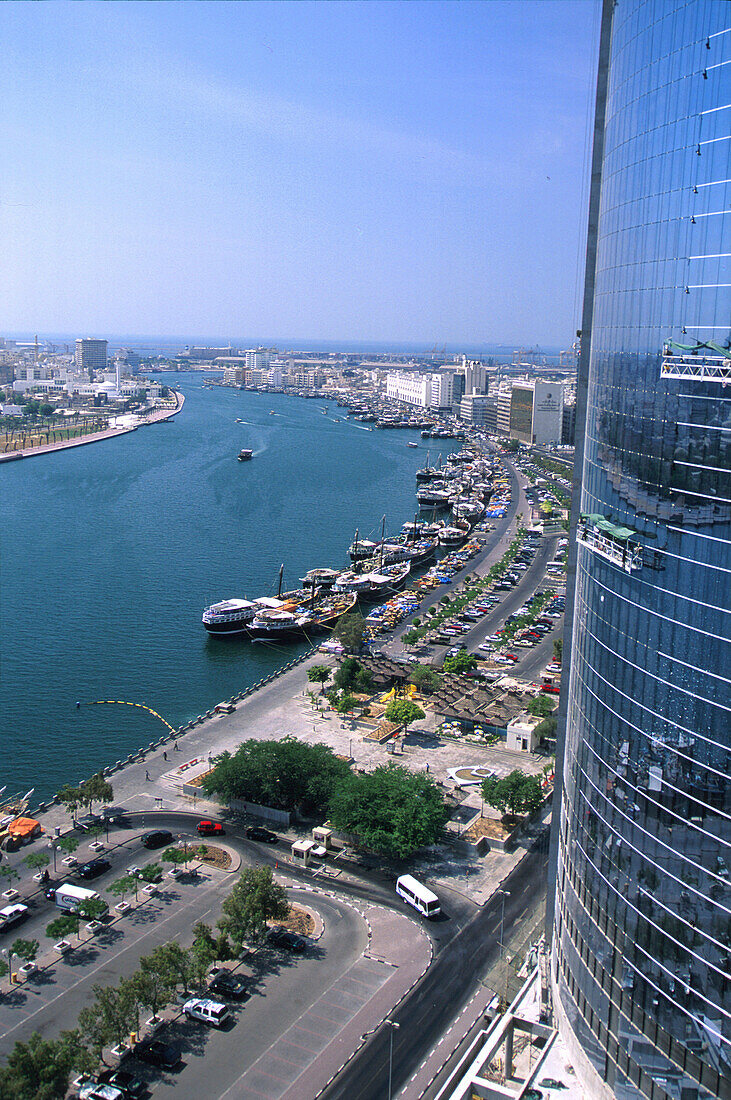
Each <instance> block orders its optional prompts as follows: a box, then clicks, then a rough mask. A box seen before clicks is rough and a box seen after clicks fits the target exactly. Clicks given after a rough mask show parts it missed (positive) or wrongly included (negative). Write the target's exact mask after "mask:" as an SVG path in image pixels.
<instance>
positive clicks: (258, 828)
mask: <svg viewBox="0 0 731 1100" xmlns="http://www.w3.org/2000/svg"><path fill="white" fill-rule="evenodd" d="M246 835H247V837H248V839H249V840H263V841H264V843H265V844H277V843H278V842H279V837H278V836H277V834H276V833H273V832H271V830H269V829H265V828H264V826H263V825H250V826H249V828H248V829H247V830H246Z"/></svg>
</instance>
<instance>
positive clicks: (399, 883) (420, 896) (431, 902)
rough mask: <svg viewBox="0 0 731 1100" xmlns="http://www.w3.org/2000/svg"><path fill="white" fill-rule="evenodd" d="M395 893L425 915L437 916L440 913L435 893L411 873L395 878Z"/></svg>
mask: <svg viewBox="0 0 731 1100" xmlns="http://www.w3.org/2000/svg"><path fill="white" fill-rule="evenodd" d="M396 893H397V894H398V895H399V897H401V898H403V899H404V901H405V902H408V904H409V905H413V907H414V909H418V910H419V912H420V913H421V914H422V915H423V916H425V917H437V916H439V914H440V913H441V908H440V906H439V898H438V897H437V895H436V894H435V893H433V892H432V891H431V890H428V889H427V888H426V886H423V885H422V884H421V883H420V882H419V881H418V880H417V879H415V878H413V876H412V875H401V878H399V879H397V880H396Z"/></svg>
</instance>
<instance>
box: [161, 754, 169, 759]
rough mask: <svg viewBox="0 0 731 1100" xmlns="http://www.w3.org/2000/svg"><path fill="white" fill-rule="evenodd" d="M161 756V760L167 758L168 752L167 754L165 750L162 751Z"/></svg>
mask: <svg viewBox="0 0 731 1100" xmlns="http://www.w3.org/2000/svg"><path fill="white" fill-rule="evenodd" d="M162 758H163V760H167V758H168V754H167V753H166V752H164V753H163V754H162Z"/></svg>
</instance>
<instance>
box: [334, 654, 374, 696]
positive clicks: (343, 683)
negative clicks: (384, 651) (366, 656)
mask: <svg viewBox="0 0 731 1100" xmlns="http://www.w3.org/2000/svg"><path fill="white" fill-rule="evenodd" d="M333 682H334V684H335V686H336V687H339V688H342V689H343V691H359V692H362V693H363V694H367V693H368V692H369V691H370V690H371V689H372V687H373V674H372V673H371V671H370V670H369V669H367V668H365V667H364V666H363V665H362V664H361V663H360V661H359V660H358V659H357V658H356V657H345V658H344V659H343V661H342V662H341V664H340V668H339V669H338V670H337V672H336V673H335V676H334V677H333Z"/></svg>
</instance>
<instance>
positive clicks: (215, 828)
mask: <svg viewBox="0 0 731 1100" xmlns="http://www.w3.org/2000/svg"><path fill="white" fill-rule="evenodd" d="M196 828H197V830H198V836H223V834H224V833H225V831H226V830H225V829H224V827H223V825H222V824H221V823H220V821H199V822H198V824H197V826H196Z"/></svg>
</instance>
